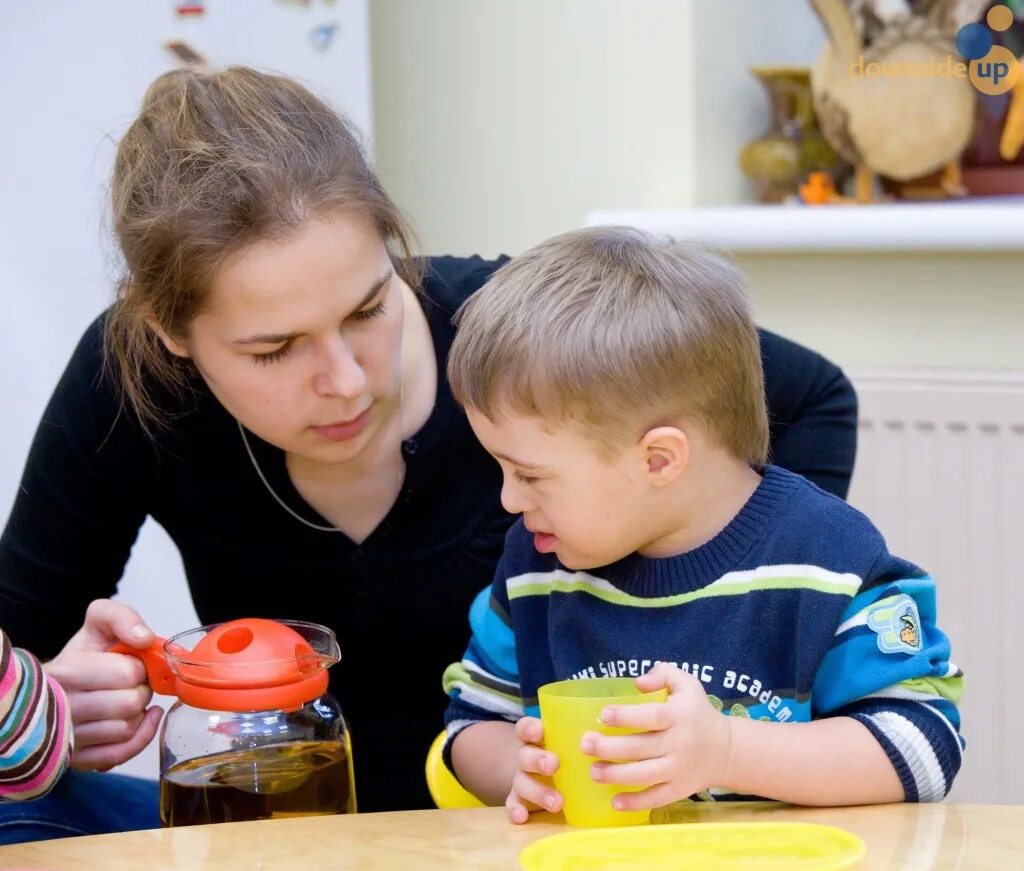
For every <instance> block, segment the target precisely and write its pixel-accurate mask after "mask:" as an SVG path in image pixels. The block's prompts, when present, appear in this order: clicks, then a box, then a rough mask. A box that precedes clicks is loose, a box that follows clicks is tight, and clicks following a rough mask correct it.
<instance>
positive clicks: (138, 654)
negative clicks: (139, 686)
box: [110, 637, 178, 696]
mask: <svg viewBox="0 0 1024 871" xmlns="http://www.w3.org/2000/svg"><path fill="white" fill-rule="evenodd" d="M165 641H166V639H165V638H159V637H157V638H154V639H153V643H152V644H150V645H149V647H143V648H142V649H139V648H138V647H131V646H129V645H127V644H115V645H114V646H113V647H111V648H110V652H111V653H126V654H128V656H134V657H135V658H136V659H141V660H142V664H143V665H144V666H146V678H147V679H148V681H149V685H150V686H151V687H152V688H153V692H155V693H159V694H160V695H162V696H176V695H177V694H178V693H177V692H176V691H175V688H174V674H173V673H172V672H171V668H170V666H169V665H168V664H167V657H166V656H164V643H165Z"/></svg>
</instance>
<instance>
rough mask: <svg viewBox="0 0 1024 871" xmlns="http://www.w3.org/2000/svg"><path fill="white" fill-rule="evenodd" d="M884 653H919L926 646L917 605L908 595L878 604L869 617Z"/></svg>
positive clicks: (869, 612) (869, 625) (871, 626)
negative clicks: (922, 636)
mask: <svg viewBox="0 0 1024 871" xmlns="http://www.w3.org/2000/svg"><path fill="white" fill-rule="evenodd" d="M867 623H868V627H869V628H871V629H873V630H874V631H875V632H876V633H877V634H878V649H879V650H881V651H882V653H910V654H913V653H918V652H920V650H921V648H922V647H923V646H924V642H923V639H922V638H921V618H920V617H919V616H918V613H917V603H916V602H915V601H914V600H913V599H912V598H911V597H910V596H908V595H906V594H905V593H903V594H900V595H899V596H894V597H893V598H891V599H883V600H882V601H881V602H878V603H876V604H875V605H874V606H873V607H872V608H871V610H870V611H868V615H867Z"/></svg>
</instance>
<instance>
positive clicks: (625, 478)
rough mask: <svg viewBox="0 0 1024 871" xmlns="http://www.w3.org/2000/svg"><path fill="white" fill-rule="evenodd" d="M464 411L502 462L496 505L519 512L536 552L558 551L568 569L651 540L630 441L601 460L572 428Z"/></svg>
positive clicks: (603, 561)
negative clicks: (531, 535) (551, 428)
mask: <svg viewBox="0 0 1024 871" xmlns="http://www.w3.org/2000/svg"><path fill="white" fill-rule="evenodd" d="M466 414H467V416H468V417H469V423H470V425H471V426H472V427H473V432H475V433H476V436H477V438H478V439H479V440H480V443H481V444H482V445H483V446H484V448H485V449H486V450H487V451H488V453H490V454H491V455H492V456H493V457H494V458H495V459H496V460H497V461H498V463H499V464H500V465H501V470H502V472H503V473H504V476H505V482H504V485H503V487H502V490H501V504H502V505H503V506H504V507H505V510H506V511H508V512H510V513H512V514H522V515H523V521H524V523H525V524H526V528H527V529H528V530H530V532H532V533H533V536H534V547H536V548H537V550H538V551H540V552H541V553H552V552H553V553H555V554H557V556H558V559H559V560H560V561H561V562H562V564H563V565H565V566H567V567H568V568H571V569H586V568H593V567H596V566H603V565H607V564H609V563H612V562H615V561H616V560H618V559H621V558H622V557H624V556H626V555H627V554H630V553H632V552H633V551H635V550H638V549H640V547H642V546H643V545H644V544H645V543H647V542H648V541H649V540H651V538H652V537H653V536H652V535H650V534H649V531H650V520H649V519H648V518H646V517H645V515H644V511H643V504H644V500H643V499H642V497H643V496H644V494H645V493H647V492H649V485H648V481H647V480H646V476H645V474H644V461H643V458H642V452H641V451H640V450H639V449H634V448H631V447H629V446H627V447H625V448H624V449H623V450H622V451H621V452H620V453H619V454H618V455H617V456H616V457H614V458H613V459H611V460H609V461H605V459H604V458H603V457H601V456H599V455H598V453H597V450H596V448H595V446H594V444H593V443H592V442H590V441H588V440H587V439H586V438H585V437H584V436H582V435H581V434H579V433H578V432H577V431H576V430H575V429H573V428H571V427H565V428H560V429H558V430H557V431H552V430H550V429H547V428H546V427H545V426H544V424H543V422H542V421H541V420H540V419H539V418H536V417H525V416H521V415H509V416H502V417H500V418H498V419H497V421H496V422H494V421H491V420H489V419H488V418H487V417H486V416H485V415H483V414H482V413H481V412H479V411H477V410H475V409H472V408H468V409H467V410H466ZM645 533H648V534H645Z"/></svg>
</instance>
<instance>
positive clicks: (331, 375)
mask: <svg viewBox="0 0 1024 871" xmlns="http://www.w3.org/2000/svg"><path fill="white" fill-rule="evenodd" d="M319 366H320V369H319V371H318V372H317V374H316V378H315V379H314V383H313V388H314V390H316V392H317V395H319V396H325V397H328V396H341V397H344V398H345V399H355V398H356V397H357V396H359V395H360V394H361V393H362V392H363V391H364V390H365V389H366V372H365V371H364V369H363V367H362V366H361V365H360V364H359V361H358V360H357V359H356V357H355V355H354V354H353V353H352V349H351V348H350V347H349V346H348V343H347V342H345V340H344V339H342V338H341V337H340V336H338V337H335V338H334V339H333V340H332V341H331V342H330V343H329V344H328V345H327V346H326V347H325V348H324V350H323V352H322V354H321V357H320V364H319Z"/></svg>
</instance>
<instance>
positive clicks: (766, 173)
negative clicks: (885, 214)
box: [739, 67, 849, 203]
mask: <svg viewBox="0 0 1024 871" xmlns="http://www.w3.org/2000/svg"><path fill="white" fill-rule="evenodd" d="M750 72H751V74H753V75H754V76H755V77H756V78H757V80H758V81H759V82H761V85H762V86H763V87H764V90H765V93H766V95H767V97H768V102H769V105H770V108H771V125H770V126H769V128H768V130H767V131H766V132H765V133H764V134H763V135H762V136H759V137H758V138H757V139H754V140H753V141H751V142H748V143H747V144H746V145H745V146H744V147H743V150H742V151H741V152H740V156H739V162H740V169H742V170H743V173H744V175H746V176H747V178H749V179H750V180H751V181H752V182H753V184H754V188H755V190H756V192H757V198H758V200H759V201H760V202H762V203H778V202H781V201H783V200H785V199H786V198H787V197H789V196H793V195H795V194H796V193H797V188H798V187H799V185H800V183H801V182H802V181H804V180H805V179H806V178H807V175H808V174H809V173H810V172H812V171H814V170H824V171H825V172H827V173H828V174H829V175H831V176H832V178H833V179H834V180H835V182H836V187H837V188H839V187H840V186H841V184H842V182H843V180H844V179H845V177H846V176H847V175H848V173H849V166H848V165H847V164H846V163H845V162H844V161H843V159H842V158H841V157H840V156H839V155H838V154H837V153H836V152H835V150H834V149H833V148H832V146H831V145H829V144H828V142H826V141H825V138H824V137H823V136H822V135H821V132H820V131H819V130H818V126H817V123H816V121H815V117H814V108H813V105H812V102H811V71H810V69H809V68H807V67H751V69H750Z"/></svg>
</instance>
